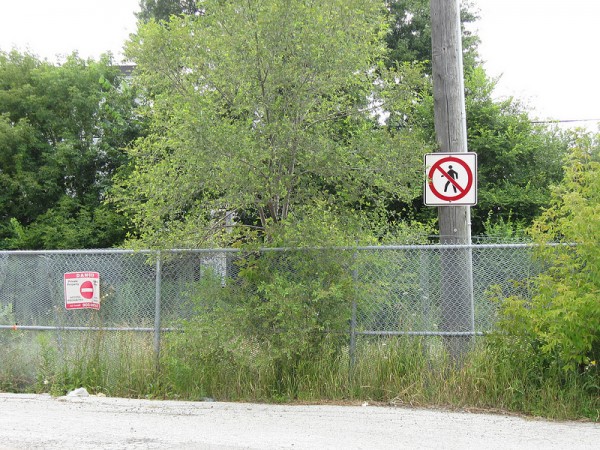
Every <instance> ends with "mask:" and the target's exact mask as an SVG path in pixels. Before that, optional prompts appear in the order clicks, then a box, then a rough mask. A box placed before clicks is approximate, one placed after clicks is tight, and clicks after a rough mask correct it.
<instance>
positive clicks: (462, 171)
mask: <svg viewBox="0 0 600 450" xmlns="http://www.w3.org/2000/svg"><path fill="white" fill-rule="evenodd" d="M425 177H426V179H425V187H424V195H423V199H424V203H425V205H427V206H461V205H462V206H473V205H476V204H477V153H472V152H460V153H458V152H457V153H427V154H426V155H425Z"/></svg>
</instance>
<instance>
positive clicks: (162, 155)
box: [114, 0, 424, 245]
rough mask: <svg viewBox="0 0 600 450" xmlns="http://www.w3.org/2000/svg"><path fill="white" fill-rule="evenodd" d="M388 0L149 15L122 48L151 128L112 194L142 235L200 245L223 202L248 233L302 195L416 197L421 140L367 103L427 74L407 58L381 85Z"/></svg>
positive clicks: (353, 201) (353, 204) (364, 203)
mask: <svg viewBox="0 0 600 450" xmlns="http://www.w3.org/2000/svg"><path fill="white" fill-rule="evenodd" d="M382 6H383V5H382V4H381V2H379V1H376V0H369V1H358V0H353V1H341V0H336V1H324V0H323V1H314V2H308V3H307V2H291V3H290V2H283V1H278V0H269V1H266V0H265V1H249V2H245V3H244V4H234V3H232V2H223V1H216V0H212V1H206V2H204V3H203V8H204V13H203V14H202V15H197V16H189V15H188V16H183V17H173V18H172V19H171V22H170V26H169V27H163V26H160V25H158V24H156V23H153V22H149V23H147V24H145V25H143V26H141V27H140V29H139V32H138V35H137V36H136V37H135V38H134V39H133V40H132V42H131V43H130V44H129V46H128V50H127V51H128V55H129V57H130V58H132V59H133V60H134V61H136V63H137V64H138V70H137V73H138V76H137V81H138V83H139V84H140V86H141V87H142V89H143V90H144V92H145V95H146V97H145V98H146V100H147V103H146V105H145V113H146V114H147V115H148V116H149V117H150V119H151V121H152V126H151V132H150V133H149V135H148V136H147V137H146V138H145V139H142V140H140V141H138V143H137V145H136V147H135V149H134V151H133V152H132V157H133V164H134V166H135V168H134V170H133V172H132V173H131V174H129V175H128V176H126V177H121V181H120V182H119V188H118V189H115V191H114V198H115V199H116V201H117V202H118V204H119V205H120V207H121V208H123V209H124V210H126V212H127V213H128V214H129V215H130V216H131V217H132V219H133V221H134V223H135V225H136V227H137V228H138V230H139V233H140V238H141V239H142V240H143V241H144V242H146V243H148V244H152V245H158V244H165V243H166V242H168V243H169V244H172V245H182V244H185V245H199V244H202V243H205V242H206V241H209V240H210V239H213V238H215V239H217V237H215V235H216V234H217V233H215V230H220V229H221V225H222V223H221V224H219V223H217V220H216V219H218V218H219V214H222V215H224V214H225V213H226V212H235V213H236V214H237V216H238V224H239V225H247V226H249V227H253V228H241V227H238V228H239V229H241V230H242V231H241V232H242V233H243V234H244V236H245V237H246V238H248V237H249V232H248V230H251V229H256V228H258V229H261V230H262V231H263V232H265V233H267V234H269V233H270V232H271V231H273V230H276V229H277V227H278V226H280V225H281V224H284V223H286V224H289V221H290V220H291V219H290V212H291V211H292V210H293V209H294V208H296V207H297V206H298V205H303V206H304V207H305V206H306V205H311V204H312V205H316V204H317V203H318V202H319V201H327V202H329V203H330V204H332V205H333V206H334V207H335V208H336V211H337V212H338V214H340V215H348V214H354V213H353V210H359V209H363V210H369V211H371V212H372V211H374V210H376V209H377V206H378V205H380V204H382V203H383V201H384V199H388V198H401V199H407V198H411V197H413V196H414V195H415V189H418V186H419V185H420V169H419V164H418V163H417V161H420V157H421V154H422V151H423V148H424V146H423V144H422V142H421V141H420V140H419V139H418V136H417V135H416V134H415V133H412V132H411V131H410V130H400V131H398V130H390V129H387V130H386V129H385V128H382V127H380V126H378V124H377V118H376V117H375V116H374V115H373V114H372V113H371V112H370V110H372V109H373V108H375V106H376V102H375V101H374V99H375V98H379V97H380V96H379V94H378V93H377V91H378V90H381V89H383V88H390V89H392V90H393V91H394V93H395V95H396V101H401V102H402V103H403V104H405V105H410V104H411V103H412V102H413V101H414V100H415V98H416V94H415V92H414V90H413V89H411V87H412V85H411V83H410V82H409V81H406V80H413V79H414V80H420V79H421V78H420V75H418V74H416V73H415V71H413V70H410V69H409V68H402V69H400V70H402V72H401V73H400V72H398V73H394V74H391V75H390V76H388V77H387V79H388V80H392V81H388V82H384V81H383V78H382V75H381V73H383V69H382V70H381V71H377V70H375V69H377V68H378V67H380V66H381V64H380V63H381V61H382V58H383V56H384V55H385V43H384V41H383V38H384V36H385V33H386V26H385V23H384V10H383V8H382ZM380 68H381V67H380ZM400 79H402V80H404V81H403V82H402V83H400V82H399V81H398V80H400ZM393 80H396V81H393ZM382 98H383V97H382ZM398 99H401V100H398ZM407 107H408V106H407ZM356 215H357V216H358V214H356ZM223 217H224V216H223ZM294 217H297V216H294ZM298 220H301V219H298ZM225 237H226V238H228V239H232V237H231V235H226V236H225ZM166 239H172V240H171V241H165V240H166ZM213 242H214V241H213Z"/></svg>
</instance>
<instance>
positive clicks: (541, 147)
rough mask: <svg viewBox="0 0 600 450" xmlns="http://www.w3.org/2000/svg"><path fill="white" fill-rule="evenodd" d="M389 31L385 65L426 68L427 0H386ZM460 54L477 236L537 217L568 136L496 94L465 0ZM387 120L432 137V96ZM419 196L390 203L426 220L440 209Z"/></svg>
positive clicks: (470, 8) (428, 40) (557, 174)
mask: <svg viewBox="0 0 600 450" xmlns="http://www.w3.org/2000/svg"><path fill="white" fill-rule="evenodd" d="M387 5H388V11H389V13H390V17H391V21H392V32H391V33H390V34H389V35H388V37H387V42H388V45H389V46H390V52H389V55H388V64H398V63H402V62H407V61H420V62H421V63H422V64H423V66H424V73H427V71H428V70H430V65H429V61H430V59H431V30H430V25H429V24H430V11H429V1H427V0H390V1H388V2H387ZM461 18H462V22H463V58H464V63H465V64H464V66H465V101H466V112H467V137H468V148H469V150H470V151H473V152H476V153H477V154H478V166H479V167H478V185H479V189H478V205H477V206H476V207H474V208H472V232H473V234H474V235H477V234H484V233H486V232H488V231H489V230H488V228H487V227H488V226H489V225H490V224H491V225H494V224H497V223H503V224H507V223H510V224H512V225H513V226H514V225H515V224H519V225H521V226H523V227H525V226H528V225H530V224H531V223H532V221H533V220H534V218H535V217H536V216H537V215H538V214H539V213H540V212H541V210H542V208H543V207H544V206H547V205H548V203H549V201H550V186H551V185H553V184H555V183H557V182H559V181H560V179H561V178H562V174H563V170H562V158H563V157H564V156H565V155H566V153H567V149H568V145H569V140H568V139H567V138H566V137H565V136H564V135H563V134H562V133H560V132H558V131H557V130H555V129H551V128H548V127H546V126H543V125H535V124H532V123H531V119H530V117H529V114H528V112H527V110H526V109H525V108H524V107H523V106H522V105H521V104H520V103H519V102H518V101H517V100H515V99H512V98H509V99H503V100H497V99H495V98H494V95H493V93H494V88H495V84H496V82H495V81H494V80H492V79H490V78H489V77H488V76H487V74H486V73H485V70H484V68H483V67H482V65H481V63H480V62H479V56H478V53H477V45H478V43H479V39H478V37H477V36H476V35H475V34H472V33H471V32H470V31H469V28H470V27H469V26H468V25H469V24H470V23H473V22H475V21H476V20H477V14H476V13H475V10H474V7H473V5H472V4H470V3H469V2H466V3H464V4H463V9H462V12H461ZM388 125H389V126H393V127H406V126H410V127H417V128H420V129H421V130H422V131H423V133H424V136H425V137H426V139H428V141H429V142H434V141H435V139H434V129H433V99H432V97H431V95H424V97H423V100H422V101H421V102H419V103H418V104H416V105H415V108H414V109H413V110H412V111H411V113H410V114H409V115H408V116H407V115H406V114H405V112H404V111H402V110H400V111H399V112H395V111H393V110H392V111H391V114H390V120H389V121H388ZM422 203H423V202H422V199H421V198H420V197H416V198H415V199H413V201H412V202H410V204H409V205H407V204H404V203H401V204H398V203H391V204H390V209H391V210H400V211H403V212H402V214H404V215H405V214H406V212H405V211H406V209H404V208H406V207H407V206H409V208H408V211H409V214H410V215H412V216H413V217H416V218H417V219H419V220H422V221H425V220H430V219H432V218H434V216H435V214H436V211H435V210H434V209H432V208H426V207H423V204H422Z"/></svg>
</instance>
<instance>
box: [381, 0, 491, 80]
mask: <svg viewBox="0 0 600 450" xmlns="http://www.w3.org/2000/svg"><path fill="white" fill-rule="evenodd" d="M385 3H386V7H387V9H388V11H389V17H390V20H391V22H392V25H391V29H390V33H388V35H387V36H386V41H387V43H388V46H389V48H390V52H389V55H388V57H387V61H388V64H395V63H396V62H414V61H418V62H421V63H424V64H425V66H426V68H427V69H428V72H431V13H430V9H429V8H430V5H429V3H430V2H429V0H386V1H385ZM477 18H478V17H477V14H476V13H475V10H474V7H473V5H472V3H471V2H462V3H461V22H462V24H463V54H464V56H463V58H464V65H465V67H467V68H469V67H473V66H474V65H475V64H476V60H477V46H478V44H479V38H478V37H477V35H475V34H473V33H472V32H471V31H470V30H469V26H468V25H469V24H471V23H473V22H475V21H476V20H477Z"/></svg>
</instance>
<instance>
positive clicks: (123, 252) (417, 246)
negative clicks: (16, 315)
mask: <svg viewBox="0 0 600 450" xmlns="http://www.w3.org/2000/svg"><path fill="white" fill-rule="evenodd" d="M544 245H547V246H549V247H557V246H574V245H576V244H569V243H566V244H561V243H548V244H544ZM535 247H540V244H535V243H514V244H407V245H365V246H361V245H359V246H334V247H296V248H295V247H276V248H269V247H263V248H260V249H258V250H257V251H261V252H286V251H314V250H339V251H349V250H350V251H374V250H377V251H385V250H426V249H427V250H452V249H486V248H498V249H499V248H506V249H509V248H535ZM244 251H246V250H244V249H239V248H196V249H163V250H150V249H145V250H132V249H115V248H111V249H72V250H2V251H0V257H1V256H8V255H94V254H104V255H111V254H114V255H133V254H142V255H160V254H177V253H240V252H244Z"/></svg>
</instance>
